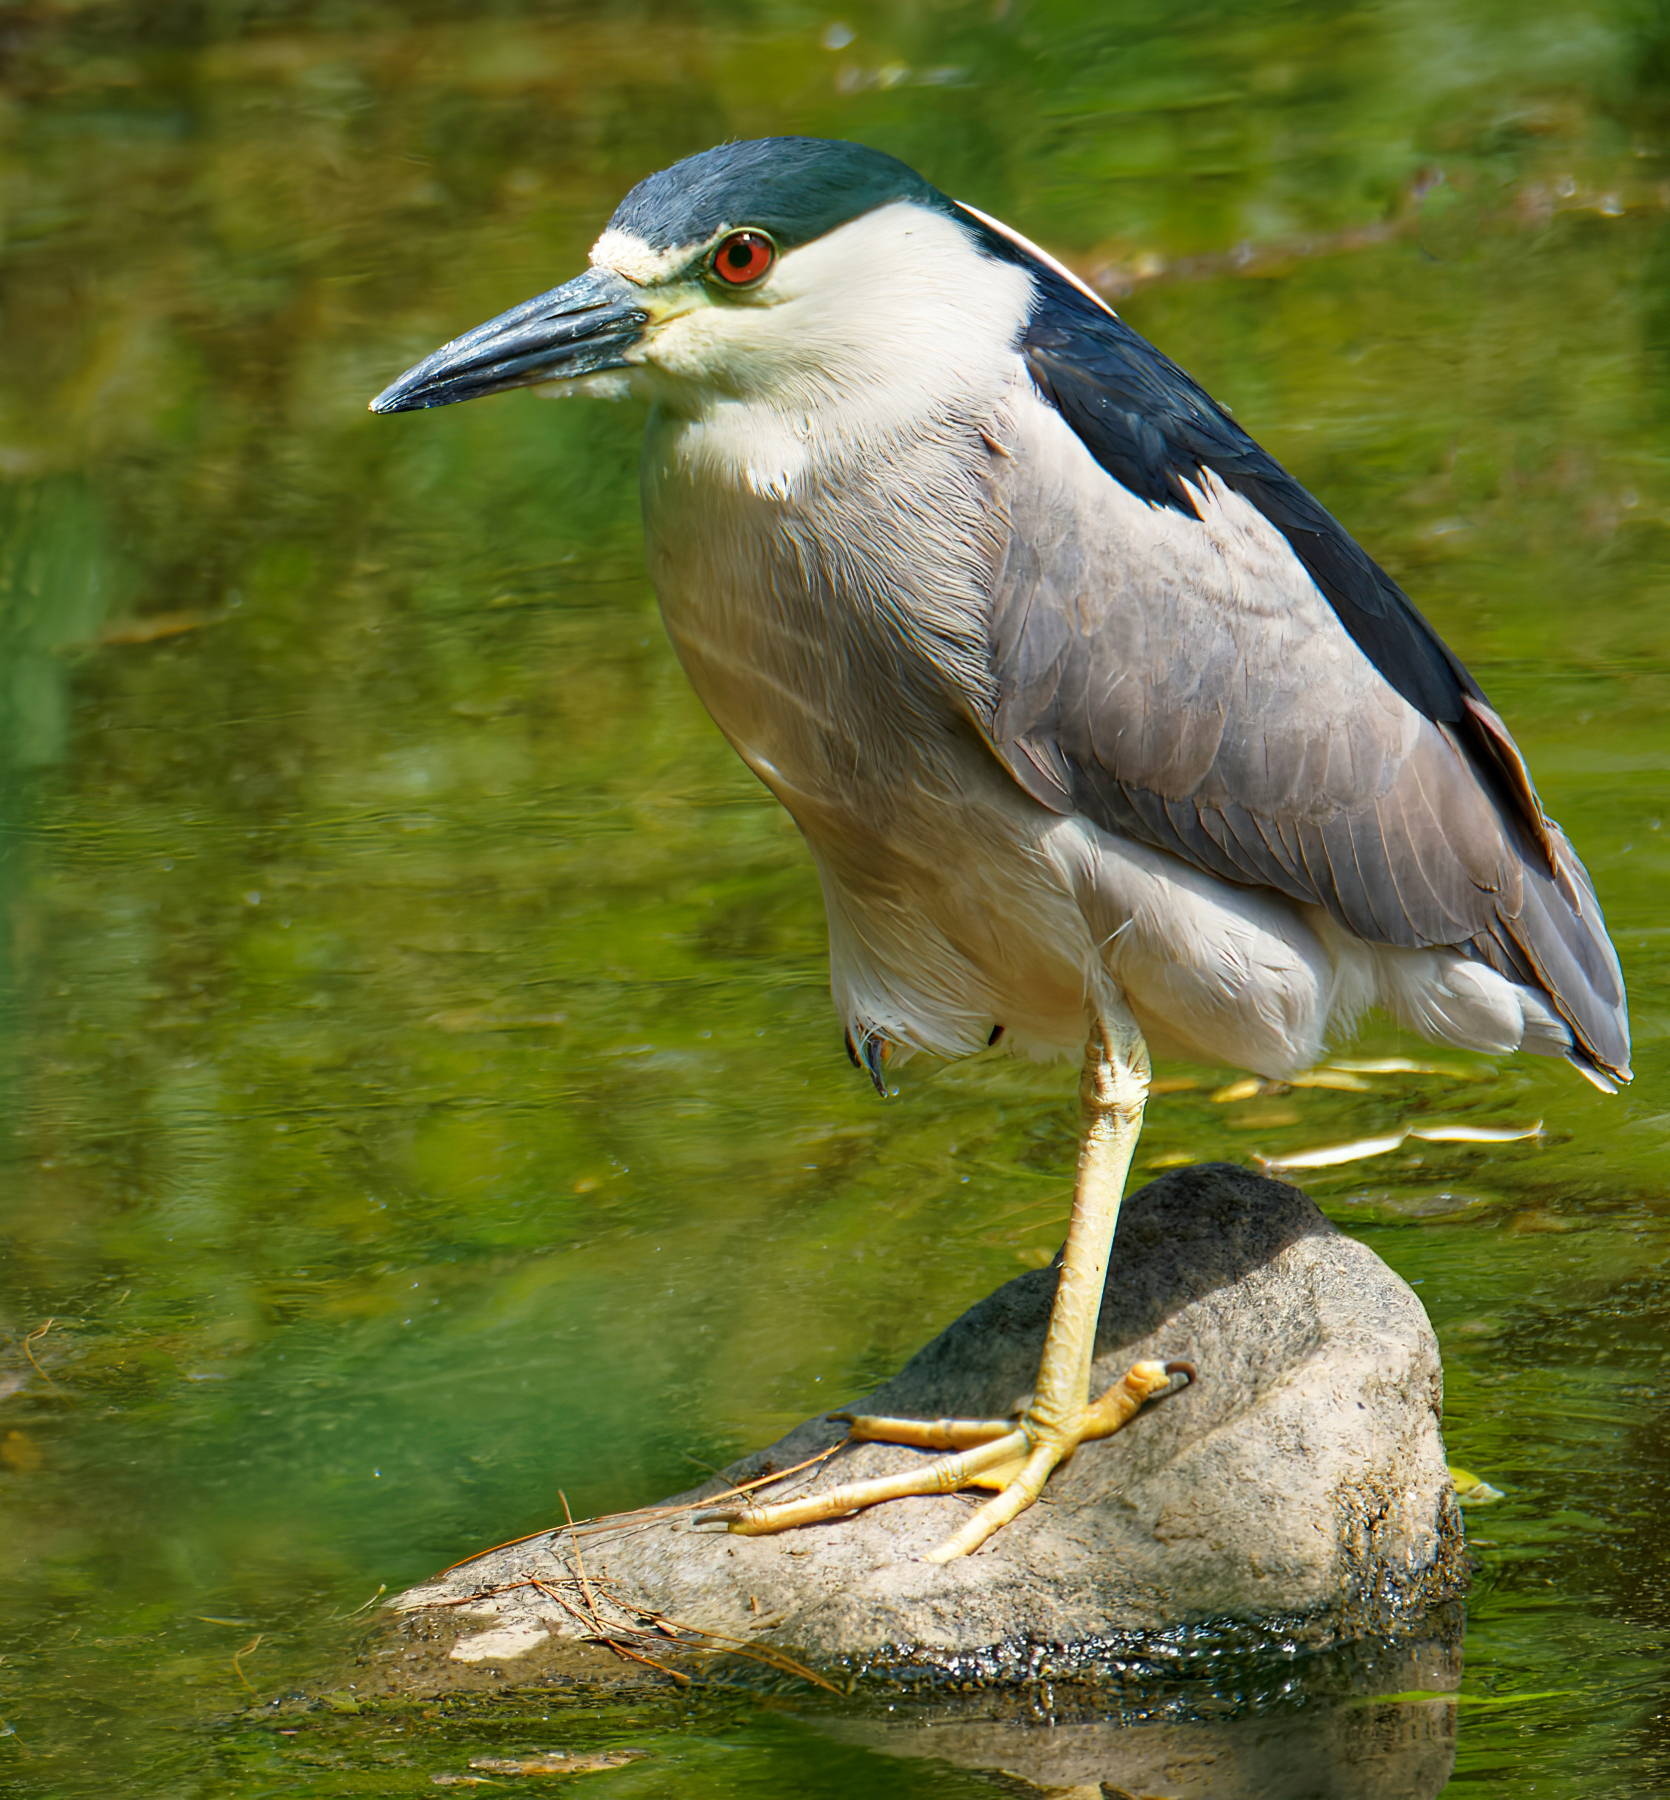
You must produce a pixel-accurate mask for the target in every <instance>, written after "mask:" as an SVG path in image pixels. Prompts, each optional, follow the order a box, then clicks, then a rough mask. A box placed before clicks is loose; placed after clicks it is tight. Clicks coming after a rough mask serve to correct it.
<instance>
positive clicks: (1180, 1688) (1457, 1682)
mask: <svg viewBox="0 0 1670 1800" xmlns="http://www.w3.org/2000/svg"><path fill="white" fill-rule="evenodd" d="M1461 1628H1462V1616H1461V1609H1460V1607H1459V1606H1455V1607H1451V1608H1448V1609H1446V1610H1445V1611H1443V1612H1441V1613H1439V1614H1438V1615H1436V1616H1435V1617H1434V1618H1433V1620H1432V1621H1431V1624H1430V1627H1429V1635H1426V1636H1425V1637H1423V1638H1419V1639H1414V1640H1404V1641H1402V1642H1400V1643H1384V1642H1368V1643H1359V1644H1352V1645H1346V1646H1342V1647H1341V1648H1339V1649H1337V1650H1334V1651H1331V1652H1328V1653H1326V1654H1324V1655H1320V1656H1313V1657H1305V1658H1301V1659H1299V1660H1298V1661H1289V1662H1286V1663H1272V1662H1270V1661H1268V1660H1262V1659H1261V1658H1260V1657H1259V1656H1257V1655H1254V1656H1252V1657H1249V1658H1246V1659H1245V1661H1244V1662H1243V1663H1242V1665H1241V1666H1240V1667H1238V1668H1236V1669H1234V1670H1233V1671H1231V1670H1228V1669H1221V1670H1218V1671H1216V1672H1215V1673H1212V1674H1207V1673H1204V1672H1201V1673H1199V1674H1197V1676H1196V1679H1195V1680H1194V1682H1193V1683H1176V1682H1168V1681H1165V1680H1162V1679H1159V1678H1157V1677H1156V1676H1155V1674H1154V1672H1153V1671H1149V1672H1147V1674H1146V1676H1144V1675H1142V1674H1138V1673H1136V1672H1133V1671H1130V1670H1124V1671H1121V1672H1119V1673H1117V1674H1113V1675H1111V1676H1110V1678H1109V1679H1108V1680H1107V1681H1105V1682H1104V1683H1102V1684H1100V1685H1099V1688H1097V1687H1093V1688H1090V1689H1089V1690H1088V1691H1087V1690H1086V1689H1085V1688H1084V1687H1081V1686H1080V1685H1078V1684H1076V1683H1075V1684H1073V1685H1070V1686H1069V1685H1066V1684H1054V1685H1048V1684H1046V1685H1044V1686H1041V1687H1040V1688H1038V1689H1035V1690H1033V1691H1031V1692H1028V1693H1023V1694H1021V1695H1016V1696H1007V1697H1006V1696H1000V1695H984V1696H976V1697H972V1698H967V1699H958V1698H956V1697H942V1698H940V1699H938V1700H937V1702H929V1701H920V1700H918V1701H911V1702H904V1703H896V1704H895V1705H894V1706H893V1707H891V1708H890V1709H889V1710H888V1712H886V1713H885V1714H884V1713H882V1712H881V1711H880V1710H879V1709H877V1710H874V1711H871V1712H869V1713H866V1714H864V1715H861V1716H856V1717H847V1718H842V1719H830V1720H826V1721H825V1722H824V1724H823V1727H822V1728H823V1729H824V1730H826V1731H828V1732H829V1733H831V1734H832V1735H836V1736H839V1737H840V1738H841V1739H842V1740H843V1741H845V1742H848V1743H858V1744H863V1745H865V1746H867V1747H868V1748H871V1749H874V1750H879V1751H881V1752H882V1753H883V1754H886V1755H890V1756H908V1757H922V1758H927V1757H932V1758H937V1759H939V1760H941V1761H944V1762H950V1763H956V1764H959V1765H961V1766H963V1767H966V1768H975V1769H988V1770H994V1771H1000V1772H1002V1773H1003V1774H1005V1775H1007V1776H1010V1777H1013V1778H1015V1779H1017V1780H1019V1781H1024V1782H1027V1783H1029V1784H1030V1785H1031V1786H1032V1787H1035V1788H1040V1789H1043V1790H1045V1791H1047V1792H1063V1791H1065V1792H1067V1793H1072V1794H1081V1793H1082V1794H1084V1795H1086V1796H1091V1795H1098V1794H1105V1793H1107V1792H1108V1791H1110V1790H1111V1791H1113V1792H1115V1793H1119V1792H1124V1793H1129V1794H1154V1795H1159V1794H1163V1795H1166V1796H1167V1797H1168V1800H1195V1797H1196V1796H1206V1795H1210V1796H1212V1800H1430V1796H1432V1795H1435V1794H1437V1793H1439V1792H1440V1791H1441V1790H1442V1789H1443V1787H1444V1785H1445V1783H1446V1782H1448V1780H1449V1779H1450V1774H1451V1772H1452V1770H1453V1768H1454V1765H1455V1754H1456V1721H1457V1707H1456V1703H1455V1700H1454V1699H1453V1698H1451V1696H1452V1695H1453V1694H1454V1693H1455V1691H1456V1690H1457V1689H1458V1688H1459V1687H1460V1686H1461V1674H1462V1669H1461Z"/></svg>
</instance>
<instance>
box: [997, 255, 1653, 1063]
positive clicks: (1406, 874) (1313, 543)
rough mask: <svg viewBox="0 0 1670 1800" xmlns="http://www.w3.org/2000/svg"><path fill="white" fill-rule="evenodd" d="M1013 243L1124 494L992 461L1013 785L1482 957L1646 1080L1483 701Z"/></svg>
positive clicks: (1327, 524)
mask: <svg viewBox="0 0 1670 1800" xmlns="http://www.w3.org/2000/svg"><path fill="white" fill-rule="evenodd" d="M994 248H998V246H996V245H995V244H994ZM999 253H1001V254H1005V255H1009V256H1021V259H1022V260H1025V261H1026V262H1027V266H1028V267H1029V269H1030V271H1031V273H1032V274H1033V277H1034V280H1035V281H1036V282H1037V284H1038V290H1039V294H1038V304H1037V306H1036V308H1035V310H1034V314H1033V317H1032V319H1031V322H1030V324H1029V326H1028V328H1027V330H1026V332H1025V334H1024V336H1023V337H1022V340H1021V346H1020V347H1021V351H1022V354H1023V356H1024V357H1025V360H1026V364H1027V367H1028V369H1029V370H1030V372H1031V374H1032V378H1033V381H1034V383H1035V384H1036V387H1037V390H1038V393H1039V394H1040V395H1041V397H1042V398H1043V399H1044V400H1045V401H1047V402H1048V404H1049V405H1050V406H1051V407H1052V408H1053V409H1054V410H1055V411H1056V412H1057V413H1058V414H1059V415H1060V417H1061V418H1062V419H1063V420H1064V421H1065V422H1066V424H1067V425H1068V426H1069V427H1070V428H1071V430H1072V432H1073V433H1074V435H1075V436H1076V438H1077V440H1078V441H1079V443H1080V444H1081V445H1082V446H1083V449H1084V450H1088V452H1089V453H1090V455H1091V456H1092V457H1093V458H1094V459H1095V461H1096V463H1097V464H1099V465H1100V467H1101V468H1102V469H1103V470H1104V471H1105V472H1106V473H1107V474H1108V475H1109V476H1111V477H1112V478H1113V481H1114V482H1116V483H1117V484H1118V487H1119V488H1120V489H1123V490H1124V493H1123V494H1122V495H1121V494H1118V493H1117V492H1116V491H1112V490H1109V491H1106V492H1105V494H1104V496H1103V498H1104V499H1105V501H1106V505H1105V506H1104V507H1103V509H1102V510H1103V511H1104V513H1105V515H1106V516H1105V517H1104V518H1103V519H1101V520H1099V521H1087V520H1086V519H1085V518H1084V517H1083V513H1084V511H1085V508H1084V505H1083V501H1082V487H1081V488H1080V490H1079V491H1078V493H1077V495H1074V494H1071V493H1069V492H1068V490H1069V489H1070V488H1071V487H1072V486H1073V482H1074V477H1072V476H1071V475H1070V474H1066V473H1059V472H1058V473H1057V474H1056V475H1055V476H1053V477H1051V476H1049V475H1048V474H1047V473H1041V471H1040V470H1039V469H1036V468H1034V469H1032V470H1030V471H1028V472H1027V474H1026V476H1025V478H1024V479H1023V480H1020V481H1015V482H1006V481H1005V478H1004V472H1003V471H1004V468H1005V465H1002V464H999V465H998V466H997V468H996V469H994V479H995V480H996V482H997V484H998V486H999V487H1000V488H1001V489H1002V490H1003V504H1004V506H1005V508H1006V509H1007V511H1008V513H1009V515H1010V517H1011V519H1012V521H1013V525H1014V529H1013V531H1012V533H1011V535H1010V539H1009V546H1008V550H1007V552H1006V555H1005V558H1004V561H1003V563H1002V565H1001V567H1000V568H999V570H998V571H997V575H996V579H995V581H994V586H993V615H992V624H991V646H992V668H993V674H994V677H995V680H996V683H997V688H998V692H999V696H1000V697H999V702H998V706H997V710H996V713H995V715H994V717H993V719H992V720H991V721H990V728H991V735H992V739H993V742H994V744H995V746H996V748H997V749H998V752H999V754H1000V755H1001V756H1003V758H1004V760H1005V761H1006V762H1007V764H1008V766H1009V767H1010V769H1011V771H1012V773H1013V774H1014V775H1015V777H1016V779H1017V780H1018V781H1019V782H1020V783H1021V785H1022V786H1024V787H1025V788H1027V789H1028V791H1030V792H1031V793H1033V794H1034V795H1035V796H1036V797H1037V798H1038V799H1040V800H1042V801H1043V802H1044V803H1045V804H1046V805H1050V806H1052V807H1055V808H1056V809H1057V810H1060V811H1063V812H1066V811H1077V812H1082V813H1083V814H1085V815H1086V816H1088V817H1089V818H1091V819H1093V820H1095V821H1096V822H1097V823H1098V824H1100V825H1102V826H1103V827H1104V828H1107V829H1111V830H1113V831H1116V832H1120V833H1122V834H1125V835H1127V836H1130V837H1132V838H1135V839H1137V840H1139V841H1141V842H1144V843H1147V844H1151V845H1153V846H1155V847H1156V848H1159V849H1163V850H1167V851H1170V852H1171V853H1173V854H1175V855H1178V856H1180V857H1182V858H1184V859H1185V860H1186V861H1188V862H1190V863H1192V864H1193V865H1194V866H1195V867H1197V868H1200V869H1203V870H1206V871H1208V872H1209V873H1211V874H1213V875H1216V876H1219V877H1221V878H1222V879H1224V880H1226V881H1230V882H1236V883H1241V884H1245V885H1256V886H1266V887H1271V888H1275V889H1276V890H1278V891H1279V892H1281V893H1284V894H1286V895H1288V896H1289V897H1291V898H1292V899H1294V900H1297V901H1301V902H1304V903H1307V904H1315V905H1320V906H1322V907H1325V908H1326V909H1327V911H1328V912H1329V913H1330V914H1331V915H1332V916H1333V917H1334V918H1335V919H1336V920H1337V921H1338V922H1339V923H1340V924H1341V925H1342V926H1344V927H1345V928H1346V930H1348V931H1349V932H1351V933H1352V934H1354V935H1355V936H1357V937H1359V938H1362V939H1364V940H1366V941H1368V942H1371V943H1379V944H1391V945H1400V946H1410V947H1414V946H1436V945H1449V946H1454V947H1456V948H1458V949H1460V950H1462V951H1463V952H1464V953H1466V954H1469V955H1473V956H1476V957H1478V958H1480V960H1482V961H1485V962H1487V963H1489V964H1490V965H1491V966H1493V967H1495V968H1496V969H1498V970H1499V971H1500V972H1501V973H1503V974H1505V975H1507V976H1509V977H1510V978H1511V979H1513V980H1516V981H1520V982H1524V983H1527V984H1528V985H1531V986H1534V987H1536V988H1539V989H1540V990H1542V991H1543V992H1544V993H1545V994H1546V995H1547V996H1548V998H1549V999H1550V1001H1551V1002H1552V1004H1553V1005H1554V1007H1555V1009H1556V1010H1557V1011H1558V1012H1559V1013H1560V1015H1561V1016H1562V1017H1563V1018H1564V1019H1565V1021H1566V1022H1567V1024H1568V1025H1569V1026H1570V1027H1571V1030H1572V1033H1573V1036H1574V1039H1575V1041H1576V1046H1577V1049H1576V1054H1577V1055H1578V1056H1579V1057H1581V1058H1582V1059H1583V1060H1585V1061H1587V1062H1591V1063H1593V1064H1594V1065H1595V1066H1596V1067H1598V1068H1600V1069H1601V1070H1603V1071H1605V1072H1607V1073H1609V1074H1612V1075H1614V1076H1619V1077H1625V1076H1627V1067H1628V1056H1629V1040H1628V1024H1627V1014H1626V1011H1625V1001H1624V994H1623V986H1622V980H1621V977H1620V976H1619V973H1618V966H1617V959H1616V956H1615V954H1614V953H1613V950H1612V947H1611V944H1610V942H1609V940H1608V939H1607V936H1606V931H1605V924H1604V921H1603V920H1602V918H1601V914H1600V909H1599V906H1598V904H1597V903H1596V901H1595V898H1594V891H1593V888H1592V886H1591V885H1590V883H1589V880H1588V876H1587V874H1586V873H1585V872H1584V870H1583V868H1582V865H1581V864H1580V863H1579V862H1578V860H1577V858H1576V856H1575V854H1574V853H1573V851H1572V849H1571V846H1570V844H1569V843H1568V842H1567V841H1566V839H1565V837H1564V835H1563V834H1562V833H1561V832H1560V831H1559V828H1558V827H1557V826H1555V825H1553V824H1552V823H1551V822H1550V821H1549V820H1548V818H1547V817H1546V815H1545V814H1544V812H1543V810H1542V807H1541V804H1540V802H1539V801H1538V799H1537V796H1536V790H1535V788H1534V786H1533V785H1532V782H1531V778H1530V773H1529V771H1528V770H1527V769H1526V767H1525V763H1524V759H1523V758H1522V757H1521V756H1520V754H1519V751H1518V748H1517V747H1516V746H1515V745H1514V743H1513V740H1512V738H1511V736H1510V735H1509V734H1508V731H1507V729H1506V727H1505V726H1504V725H1503V723H1502V721H1501V720H1500V718H1498V717H1497V715H1496V714H1495V712H1494V711H1493V710H1492V709H1491V707H1490V706H1489V703H1488V702H1487V701H1486V700H1485V698H1484V695H1483V694H1482V692H1481V691H1480V689H1479V687H1478V685H1477V683H1476V682H1474V681H1473V679H1472V677H1471V676H1470V675H1469V674H1468V673H1467V671H1466V669H1465V668H1463V667H1462V665H1461V663H1460V661H1459V660H1458V659H1457V658H1456V657H1455V655H1454V654H1453V653H1452V652H1451V651H1450V650H1449V648H1448V647H1447V646H1446V645H1445V644H1444V643H1443V641H1442V640H1441V639H1440V638H1439V636H1438V634H1437V633H1436V632H1435V631H1434V630H1433V629H1432V627H1431V626H1430V625H1429V624H1428V623H1427V622H1426V620H1425V619H1423V618H1422V617H1421V615H1420V614H1419V613H1418V612H1417V611H1416V609H1415V608H1414V606H1413V605H1411V603H1410V602H1409V600H1408V599H1407V597H1406V596H1405V595H1404V594H1403V592H1402V591H1401V589H1399V587H1398V586H1397V584H1396V583H1395V582H1393V581H1392V579H1391V578H1390V577H1389V576H1388V575H1387V574H1386V573H1385V572H1384V571H1383V570H1381V569H1380V568H1379V567H1378V566H1377V565H1376V564H1375V563H1374V562H1373V561H1372V560H1371V559H1370V557H1369V556H1368V555H1367V554H1366V553H1365V552H1364V551H1363V550H1362V549H1361V548H1360V547H1359V546H1358V545H1357V544H1356V543H1355V542H1354V541H1353V540H1352V539H1351V538H1350V536H1349V535H1348V534H1347V533H1346V532H1345V531H1344V530H1343V529H1342V528H1341V527H1340V526H1339V525H1338V524H1337V523H1336V522H1335V521H1334V520H1333V519H1332V518H1331V517H1330V516H1329V514H1328V513H1327V512H1326V511H1325V510H1324V509H1323V508H1322V507H1321V506H1320V505H1319V504H1318V503H1317V502H1316V501H1315V500H1314V499H1312V497H1311V496H1310V495H1309V494H1307V493H1306V492H1305V490H1304V489H1303V488H1302V487H1300V485H1299V484H1298V482H1296V481H1295V480H1294V479H1293V477H1292V476H1290V475H1289V474H1288V473H1287V472H1286V471H1285V470H1284V469H1282V468H1281V467H1280V465H1279V464H1277V463H1276V462H1275V461H1274V460H1273V459H1272V458H1271V457H1269V456H1268V455H1267V454H1266V453H1265V452H1264V451H1263V450H1261V449H1260V448H1259V447H1258V445H1257V444H1255V443H1254V442H1253V441H1252V439H1251V438H1250V437H1248V436H1247V434H1246V433H1245V432H1244V431H1243V430H1242V429H1241V428H1240V427H1239V426H1238V425H1237V424H1236V423H1235V422H1234V421H1233V420H1232V419H1230V418H1228V417H1227V416H1226V415H1225V414H1224V413H1223V412H1222V411H1221V409H1219V408H1218V407H1217V406H1216V405H1215V404H1214V403H1213V402H1212V400H1211V399H1210V398H1209V397H1208V396H1207V395H1206V394H1205V392H1204V391H1203V390H1202V389H1201V388H1199V387H1198V386H1196V384H1195V383H1194V382H1192V381H1191V380H1190V379H1189V378H1188V376H1187V375H1185V374H1184V373H1183V372H1182V371H1181V370H1180V369H1178V368H1177V367H1176V365H1175V364H1173V363H1171V362H1170V361H1168V360H1167V359H1166V358H1165V357H1164V356H1162V355H1161V354H1160V353H1159V352H1158V351H1157V350H1155V349H1154V348H1153V347H1152V346H1151V345H1149V344H1147V343H1146V342H1144V340H1143V339H1142V338H1140V337H1138V336H1137V334H1136V333H1135V332H1133V331H1132V330H1131V329H1130V328H1129V327H1128V326H1127V325H1125V324H1124V323H1123V321H1121V320H1120V319H1118V318H1116V317H1115V316H1114V315H1113V314H1111V313H1109V312H1107V311H1106V310H1105V309H1104V308H1102V307H1101V306H1099V305H1098V304H1097V303H1096V302H1095V301H1094V299H1093V298H1091V297H1090V296H1088V295H1086V294H1083V293H1081V292H1079V291H1078V290H1077V289H1076V288H1074V287H1073V285H1072V284H1071V283H1070V282H1069V281H1067V280H1065V279H1064V278H1063V277H1062V276H1060V275H1059V274H1058V273H1056V272H1055V271H1053V270H1051V269H1049V268H1048V267H1046V266H1044V265H1042V264H1040V263H1037V262H1035V261H1033V260H1032V259H1031V258H1030V257H1024V256H1023V255H1022V253H1020V252H1017V250H1016V249H1015V247H1014V246H1012V245H1006V244H1005V245H1004V246H1002V247H1000V248H999ZM1052 480H1053V481H1054V483H1055V485H1054V486H1053V487H1052ZM1214 492H1215V493H1216V496H1217V498H1216V499H1215V500H1214V501H1213V502H1212V504H1211V505H1207V504H1206V501H1207V497H1208V495H1209V494H1211V493H1214ZM1231 496H1238V497H1239V499H1240V500H1241V501H1244V502H1245V503H1246V509H1243V512H1242V513H1241V514H1240V515H1236V516H1238V517H1240V518H1241V519H1242V520H1243V522H1244V525H1243V528H1241V529H1240V531H1239V536H1238V537H1235V538H1234V541H1229V540H1228V539H1227V538H1226V535H1225V533H1226V525H1225V520H1226V519H1227V518H1228V517H1229V516H1230V514H1231V513H1232V512H1233V508H1234V504H1235V503H1234V501H1233V500H1232V499H1231V498H1230V497H1231ZM1132 497H1134V499H1135V500H1136V501H1140V502H1145V503H1146V507H1144V508H1138V509H1136V517H1135V518H1133V517H1132V516H1131V513H1132V509H1131V505H1130V502H1131V499H1132ZM1203 508H1204V510H1203ZM1149 509H1152V510H1149ZM1247 509H1250V510H1247ZM1207 513H1211V514H1213V517H1212V518H1211V519H1208V518H1207V517H1206V514H1207ZM1165 515H1170V516H1171V518H1172V519H1173V520H1175V521H1177V523H1178V525H1179V526H1181V523H1182V521H1184V520H1187V521H1191V522H1196V524H1197V525H1198V529H1197V530H1196V531H1194V532H1193V533H1192V534H1191V533H1190V532H1189V531H1187V530H1178V529H1173V528H1171V527H1167V526H1165V525H1164V523H1163V520H1164V516H1165ZM1143 519H1147V520H1148V521H1149V523H1148V525H1147V526H1146V527H1145V526H1144V525H1143V524H1142V520H1143ZM1266 526H1267V527H1269V528H1273V529H1270V530H1265V529H1264V527H1266ZM1253 527H1257V528H1256V529H1254V528H1253ZM1275 534H1279V538H1277V537H1276V535H1275ZM1289 552H1291V554H1290V555H1289ZM1191 559H1192V560H1191ZM1294 559H1296V560H1297V563H1298V565H1299V568H1297V569H1296V568H1295V567H1294ZM1301 570H1302V573H1301ZM1307 577H1308V580H1307V579H1306V578H1307ZM1214 584H1216V585H1214ZM1312 584H1314V587H1313V586H1312ZM1249 593H1250V594H1251V595H1252V599H1251V601H1250V602H1249V601H1248V599H1247V596H1248V594H1249ZM1319 599H1320V600H1321V601H1324V602H1325V603H1326V604H1325V606H1320V605H1318V604H1317V602H1318V600H1319ZM1270 607H1273V608H1274V611H1273V612H1271V611H1270V610H1269V608H1270ZM1260 608H1264V609H1265V610H1264V611H1262V612H1261V611H1260ZM1347 637H1349V640H1350V643H1349V644H1348V643H1347V642H1346V638H1347ZM1351 644H1354V645H1355V647H1356V650H1358V651H1360V652H1361V657H1358V656H1356V655H1355V654H1353V652H1352V650H1351Z"/></svg>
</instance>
